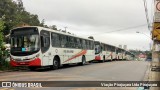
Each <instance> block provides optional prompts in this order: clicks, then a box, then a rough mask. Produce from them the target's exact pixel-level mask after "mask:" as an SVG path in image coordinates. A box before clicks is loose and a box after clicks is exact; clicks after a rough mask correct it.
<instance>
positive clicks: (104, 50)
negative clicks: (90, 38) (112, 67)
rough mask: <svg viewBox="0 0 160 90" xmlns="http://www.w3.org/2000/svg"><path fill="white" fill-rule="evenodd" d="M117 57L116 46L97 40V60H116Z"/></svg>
mask: <svg viewBox="0 0 160 90" xmlns="http://www.w3.org/2000/svg"><path fill="white" fill-rule="evenodd" d="M116 58H117V55H116V47H115V46H112V45H109V44H105V43H102V42H99V41H95V61H100V62H104V61H107V60H110V61H112V60H115V59H116Z"/></svg>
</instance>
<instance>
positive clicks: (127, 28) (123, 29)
mask: <svg viewBox="0 0 160 90" xmlns="http://www.w3.org/2000/svg"><path fill="white" fill-rule="evenodd" d="M145 25H146V24H143V25H138V26H132V27H126V28H122V29H117V30H113V31H108V32H102V33H96V34H92V36H93V35H98V34H104V33H113V32H119V31H125V30H130V29H134V28H139V27H142V26H145Z"/></svg>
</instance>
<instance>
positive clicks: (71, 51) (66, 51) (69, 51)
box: [64, 50, 74, 53]
mask: <svg viewBox="0 0 160 90" xmlns="http://www.w3.org/2000/svg"><path fill="white" fill-rule="evenodd" d="M64 53H74V51H73V50H64Z"/></svg>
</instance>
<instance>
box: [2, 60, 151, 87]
mask: <svg viewBox="0 0 160 90" xmlns="http://www.w3.org/2000/svg"><path fill="white" fill-rule="evenodd" d="M148 64H149V62H145V61H112V62H105V63H91V64H87V65H85V66H77V65H72V66H67V67H62V68H60V69H58V70H46V69H43V70H38V71H28V70H24V71H14V72H5V73H0V81H143V79H144V76H145V72H146V70H147V67H148ZM14 89H18V90H22V88H9V89H8V90H14ZM28 89H45V90H50V89H51V90H66V89H67V90H88V89H90V90H99V89H100V90H106V89H107V90H113V89H114V90H117V88H98V87H96V88H95V87H90V88H87V87H83V88H80V87H76V88H72V87H68V88H64V87H54V88H49V87H47V88H23V90H28ZM118 89H121V88H118ZM124 89H125V88H122V89H121V90H124ZM128 89H130V90H135V89H136V88H133V87H131V88H128ZM128 89H126V90H128ZM0 90H6V88H0Z"/></svg>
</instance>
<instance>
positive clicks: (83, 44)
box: [82, 39, 86, 49]
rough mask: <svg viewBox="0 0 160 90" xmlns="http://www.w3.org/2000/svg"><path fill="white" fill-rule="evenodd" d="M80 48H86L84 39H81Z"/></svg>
mask: <svg viewBox="0 0 160 90" xmlns="http://www.w3.org/2000/svg"><path fill="white" fill-rule="evenodd" d="M82 48H83V49H86V41H85V40H84V39H83V40H82Z"/></svg>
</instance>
